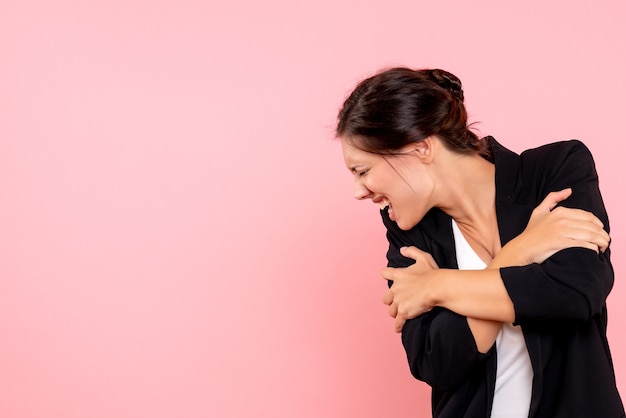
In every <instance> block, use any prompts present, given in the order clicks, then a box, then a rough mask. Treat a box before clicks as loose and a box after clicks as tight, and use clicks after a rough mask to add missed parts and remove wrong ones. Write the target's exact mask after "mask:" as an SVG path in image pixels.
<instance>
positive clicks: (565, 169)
mask: <svg viewBox="0 0 626 418" xmlns="http://www.w3.org/2000/svg"><path fill="white" fill-rule="evenodd" d="M488 141H489V147H490V151H491V156H492V158H493V162H494V163H495V166H496V212H497V218H498V226H499V230H500V240H501V243H502V245H505V244H506V243H507V242H508V241H510V240H511V239H512V238H514V237H515V236H517V235H519V234H520V233H521V232H522V231H523V230H524V228H525V227H526V225H527V223H528V220H529V218H530V215H531V212H532V210H533V209H534V208H535V207H536V206H537V205H538V204H539V203H540V202H541V201H542V200H543V199H544V197H545V196H546V195H547V194H548V193H549V192H552V191H558V190H562V189H564V188H567V187H571V188H572V189H573V193H572V195H571V196H570V197H569V198H568V199H567V200H565V201H564V202H562V204H563V206H567V207H574V208H581V209H585V210H587V211H590V212H593V213H594V214H595V215H596V216H597V217H598V218H600V220H601V221H602V222H603V223H604V225H605V228H606V229H607V231H608V230H609V221H608V218H607V214H606V210H605V208H604V204H603V202H602V197H601V195H600V191H599V188H598V177H597V174H596V170H595V165H594V162H593V158H592V156H591V154H590V152H589V150H588V149H587V148H586V147H585V146H584V145H583V144H582V143H581V142H580V141H566V142H559V143H555V144H550V145H545V146H542V147H539V148H536V149H532V150H528V151H525V152H523V153H522V154H521V155H517V154H515V153H513V152H511V151H509V150H507V149H506V148H504V147H502V146H501V145H500V144H498V143H497V142H496V141H495V140H494V139H493V138H488ZM382 215H383V222H384V223H385V226H386V227H387V239H388V241H389V251H388V253H387V259H388V265H389V266H390V267H405V266H408V265H410V264H412V263H413V260H410V259H407V258H404V257H403V256H402V255H400V252H399V249H400V247H402V246H408V245H414V246H416V247H418V248H420V249H422V250H424V251H427V252H429V253H430V254H432V256H433V258H434V259H435V261H436V262H437V264H438V265H439V267H441V268H453V269H456V268H458V266H457V262H456V254H455V247H454V238H453V235H452V226H451V219H450V217H449V216H448V215H446V214H445V213H443V212H442V211H441V210H439V209H433V210H431V211H430V212H428V213H427V214H426V216H425V217H424V218H423V219H422V221H420V223H419V224H418V225H417V226H415V227H414V228H413V229H412V230H410V231H402V230H400V229H399V228H398V226H397V225H396V224H395V223H394V222H392V221H391V220H390V219H389V217H388V215H387V212H386V211H383V212H382ZM500 274H501V276H502V280H503V282H504V285H505V287H506V289H507V291H508V293H509V296H510V297H511V300H512V301H513V305H514V307H515V315H516V322H515V323H516V324H517V325H521V327H522V330H523V333H524V337H525V340H526V345H527V347H528V351H529V354H530V359H531V363H532V367H533V371H534V379H533V387H532V399H531V405H530V416H531V417H535V418H575V417H580V418H586V417H589V418H618V417H623V416H624V408H623V406H622V402H621V400H620V396H619V394H618V392H617V388H616V384H615V375H614V371H613V364H612V361H611V354H610V352H609V346H608V343H607V338H606V326H607V311H606V304H605V301H606V297H607V295H608V294H609V292H610V290H611V288H612V286H613V268H612V266H611V262H610V251H609V250H607V251H606V252H605V253H604V254H599V255H598V254H596V253H595V252H593V251H591V250H588V249H583V248H571V249H566V250H563V251H560V252H558V253H556V254H554V255H553V256H552V257H550V258H549V259H547V260H546V261H545V262H544V263H542V264H531V265H528V266H523V267H507V268H503V269H501V270H500ZM402 343H403V345H404V348H405V350H406V353H407V358H408V361H409V366H410V369H411V372H412V373H413V375H414V376H415V377H416V378H417V379H419V380H423V381H424V382H426V383H428V384H429V385H430V386H431V387H432V410H433V416H434V417H437V418H439V417H440V418H448V417H449V418H461V417H469V418H479V417H480V418H484V417H489V416H490V414H491V404H492V401H493V392H494V387H495V376H496V352H495V348H492V349H491V350H490V351H489V352H488V353H486V354H481V353H480V352H479V351H478V350H477V348H476V344H475V342H474V338H473V336H472V333H471V332H470V329H469V327H468V324H467V320H466V318H465V317H463V316H460V315H457V314H456V313H454V312H451V311H449V310H446V309H443V308H435V309H433V310H432V311H431V312H428V313H426V314H424V315H422V316H420V317H418V318H416V319H412V320H409V321H407V323H406V324H405V325H404V329H403V331H402Z"/></svg>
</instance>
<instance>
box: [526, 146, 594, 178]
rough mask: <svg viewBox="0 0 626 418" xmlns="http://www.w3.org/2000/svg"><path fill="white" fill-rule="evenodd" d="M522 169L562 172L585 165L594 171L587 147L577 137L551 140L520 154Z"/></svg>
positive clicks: (546, 172) (581, 167) (527, 172)
mask: <svg viewBox="0 0 626 418" xmlns="http://www.w3.org/2000/svg"><path fill="white" fill-rule="evenodd" d="M520 158H521V162H522V170H523V171H524V172H526V174H529V173H532V172H542V173H544V174H548V173H563V172H566V173H567V172H570V171H571V170H574V169H576V170H580V169H583V168H584V167H587V168H589V169H591V170H594V171H595V162H594V160H593V156H592V155H591V151H590V150H589V148H588V147H587V146H586V145H585V144H584V143H583V142H582V141H580V140H578V139H570V140H567V141H559V142H553V143H550V144H546V145H542V146H540V147H537V148H532V149H529V150H526V151H524V152H522V153H521V154H520Z"/></svg>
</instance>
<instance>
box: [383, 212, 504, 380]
mask: <svg viewBox="0 0 626 418" xmlns="http://www.w3.org/2000/svg"><path fill="white" fill-rule="evenodd" d="M382 215H383V222H384V223H385V226H386V227H387V240H388V241H389V250H388V251H387V261H388V264H387V265H388V266H389V267H407V266H409V265H411V264H413V263H414V261H413V260H411V259H408V258H405V257H404V256H402V255H401V254H400V248H401V247H402V246H409V245H414V246H416V247H418V248H420V249H422V250H424V251H429V248H428V246H427V245H426V241H427V240H426V239H425V238H424V236H423V235H422V234H420V233H419V230H416V229H414V230H412V231H410V232H409V233H407V232H406V231H401V230H400V229H399V228H398V227H397V225H396V224H395V223H393V222H392V221H391V220H389V218H388V216H387V215H386V212H383V214H382ZM433 257H434V258H435V261H437V262H438V263H440V262H441V260H437V258H438V257H437V254H433ZM391 285H392V283H391V282H390V286H391ZM402 344H403V346H404V350H405V352H406V355H407V360H408V363H409V368H410V370H411V374H412V375H413V376H414V377H415V378H416V379H418V380H421V381H424V382H426V383H428V384H429V385H430V386H431V387H433V388H435V389H438V390H449V389H451V388H453V387H455V386H456V385H457V384H459V383H460V382H461V381H462V380H464V379H465V378H466V377H467V375H468V373H469V372H471V371H472V370H473V369H474V368H476V367H478V366H479V365H480V364H482V363H483V361H484V360H485V359H486V358H488V357H489V356H490V355H491V354H492V352H493V350H494V348H492V349H491V351H489V352H488V353H485V354H483V353H481V352H479V351H478V348H477V346H476V342H475V340H474V336H473V335H472V332H471V330H470V328H469V325H468V323H467V318H466V317H464V316H460V315H458V314H456V313H454V312H452V311H449V310H447V309H444V308H439V307H437V308H435V309H433V310H432V311H430V312H427V313H425V314H424V315H421V316H419V317H417V318H415V319H410V320H408V321H407V322H406V323H405V324H404V327H403V329H402Z"/></svg>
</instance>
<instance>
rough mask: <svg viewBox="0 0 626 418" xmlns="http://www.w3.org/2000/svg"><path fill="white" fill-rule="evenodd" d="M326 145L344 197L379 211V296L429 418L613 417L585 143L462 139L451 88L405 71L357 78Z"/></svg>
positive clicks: (465, 134) (445, 80)
mask: <svg viewBox="0 0 626 418" xmlns="http://www.w3.org/2000/svg"><path fill="white" fill-rule="evenodd" d="M337 136H338V137H339V138H340V139H341V143H342V149H343V153H344V159H345V162H346V165H347V167H348V168H349V169H350V171H351V172H352V173H353V174H354V176H355V191H354V193H355V197H356V198H357V199H370V200H372V201H373V202H374V203H376V204H380V205H381V214H382V217H383V222H384V224H385V226H386V227H387V239H388V241H389V250H388V253H387V258H388V268H386V269H384V270H383V273H382V275H383V277H384V278H385V279H388V280H389V281H390V284H391V283H392V285H391V286H390V288H389V291H388V292H387V293H386V294H385V296H384V299H383V301H384V303H386V304H387V305H389V313H390V315H391V316H392V317H394V318H395V327H396V330H397V331H402V342H403V345H404V348H405V350H406V353H407V357H408V361H409V366H410V369H411V372H412V373H413V375H414V376H415V377H416V378H417V379H420V380H423V381H425V382H426V383H428V384H429V385H430V386H431V387H432V410H433V416H434V417H451V418H460V417H537V418H543V417H545V418H559V417H563V418H572V417H589V418H591V417H593V418H597V417H603V418H613V417H615V418H618V417H624V408H623V406H622V402H621V399H620V396H619V394H618V391H617V389H616V384H615V376H614V371H613V365H612V361H611V355H610V351H609V346H608V342H607V338H606V325H607V311H606V304H605V301H606V297H607V295H608V294H609V292H610V290H611V288H612V285H613V269H612V267H611V263H610V258H609V255H610V251H609V249H608V244H609V237H608V233H607V232H608V230H609V222H608V218H607V215H606V211H605V208H604V204H603V202H602V198H601V195H600V191H599V189H598V179H597V175H596V171H595V166H594V162H593V159H592V157H591V154H590V153H589V151H588V149H587V148H586V147H585V146H584V145H583V144H582V143H581V142H579V141H566V142H560V143H555V144H550V145H546V146H543V147H540V148H536V149H532V150H528V151H525V152H524V153H522V154H521V155H517V154H515V153H513V152H511V151H509V150H507V149H506V148H504V147H503V146H502V145H500V144H499V143H498V142H496V140H495V139H493V138H491V137H487V138H484V139H480V138H478V137H477V136H476V135H475V134H474V133H473V132H472V131H471V130H470V129H469V128H468V125H467V113H466V111H465V107H464V104H463V91H462V88H461V82H460V81H459V80H458V78H456V77H455V76H454V75H452V74H450V73H448V72H446V71H443V70H437V69H435V70H417V71H416V70H411V69H408V68H394V69H390V70H387V71H384V72H382V73H379V74H377V75H375V76H373V77H370V78H368V79H366V80H364V81H362V82H361V83H360V84H359V85H358V86H357V87H356V89H355V90H354V91H353V92H352V94H351V95H350V96H349V97H348V99H347V100H346V101H345V103H344V105H343V108H342V109H341V111H340V113H339V121H338V126H337ZM604 229H606V231H605V230H604Z"/></svg>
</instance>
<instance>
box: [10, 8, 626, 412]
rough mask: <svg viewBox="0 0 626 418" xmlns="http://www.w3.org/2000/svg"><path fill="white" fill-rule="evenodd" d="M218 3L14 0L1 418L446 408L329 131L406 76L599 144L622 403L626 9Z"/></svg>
mask: <svg viewBox="0 0 626 418" xmlns="http://www.w3.org/2000/svg"><path fill="white" fill-rule="evenodd" d="M219 3H229V5H220V4H218V2H217V1H200V0H196V1H194V0H176V1H174V0H156V1H141V0H124V1H121V0H114V1H105V0H98V1H83V0H69V1H68V0H42V1H31V0H2V1H1V2H0V196H1V198H0V199H1V200H0V416H2V417H9V418H27V417H28V418H30V417H32V418H35V417H37V418H41V417H68V418H70V417H72V418H73V417H76V418H78V417H80V418H84V417H90V418H98V417H119V418H126V417H128V418H131V417H150V418H161V417H189V418H194V417H304V418H308V417H382V416H392V417H395V418H400V417H416V416H417V417H426V416H428V415H429V391H428V388H427V387H426V386H425V385H424V384H423V383H421V382H417V381H415V380H413V379H412V378H411V376H410V374H409V372H408V368H407V366H406V364H405V359H404V353H403V351H402V349H401V346H400V342H399V338H398V335H397V334H395V333H394V332H393V331H392V322H391V320H390V318H389V317H388V316H387V314H386V308H385V306H384V305H383V304H382V303H381V297H382V293H383V291H384V289H385V283H384V282H383V281H382V279H380V276H379V270H380V268H381V267H383V266H384V263H385V259H384V254H385V238H384V235H383V229H382V226H381V224H380V222H379V216H378V211H377V208H376V207H375V206H373V205H366V204H363V203H360V202H357V201H354V200H353V199H352V197H351V196H352V179H351V176H350V175H349V173H348V172H347V171H346V169H345V168H344V167H343V162H342V159H341V155H340V147H339V145H338V144H337V143H336V142H335V141H334V140H333V125H334V122H335V115H336V111H337V109H338V108H339V106H340V104H341V102H342V101H343V98H344V96H345V94H347V92H348V91H349V90H350V89H351V88H352V87H353V86H354V84H355V83H356V82H357V81H358V80H359V79H361V78H362V77H364V76H366V75H369V74H370V73H372V72H373V71H375V70H377V69H379V68H380V67H383V66H389V65H394V64H404V65H409V66H414V67H429V66H436V67H441V68H445V69H448V70H450V71H452V72H454V73H456V74H457V75H458V76H459V77H460V78H461V79H462V80H463V82H464V85H465V93H466V97H467V106H468V108H469V111H470V113H471V119H472V120H473V121H479V122H480V124H479V125H478V127H479V129H480V131H481V133H483V134H493V135H494V136H496V138H498V139H499V141H500V142H502V143H504V144H506V145H507V146H509V148H511V149H513V150H515V151H521V150H523V149H525V148H528V147H532V146H535V145H539V144H542V143H545V142H551V141H555V140H560V139H569V138H580V139H582V140H584V141H585V142H586V143H587V144H588V146H589V147H590V148H591V150H592V151H593V153H594V155H595V157H596V162H597V164H598V171H599V174H600V181H601V187H602V190H603V193H604V197H605V202H606V205H607V208H608V210H609V214H610V215H611V221H612V225H611V226H612V238H613V241H614V243H613V245H612V249H613V260H614V265H615V271H616V276H617V280H616V285H615V288H614V291H613V293H612V294H611V296H610V298H609V302H608V303H609V314H610V319H609V338H610V342H611V344H612V350H613V355H614V361H615V366H616V372H617V377H618V384H619V386H620V388H621V392H622V394H626V336H625V335H624V333H623V329H624V328H623V322H622V321H623V320H622V318H624V317H625V316H626V261H624V260H626V245H625V244H624V243H625V241H626V236H625V232H626V225H625V223H626V215H625V213H626V202H625V201H624V199H623V190H624V186H623V182H624V140H625V139H626V123H625V116H624V113H625V110H626V106H625V105H624V103H625V101H624V100H625V97H626V83H625V77H624V74H626V54H625V53H624V41H625V39H626V26H625V25H624V24H623V17H624V14H625V12H626V8H625V6H624V2H623V1H619V0H614V1H601V0H600V1H598V0H595V1H576V0H559V1H552V2H545V1H539V0H532V1H526V2H523V3H521V4H515V5H513V4H512V3H510V2H502V1H499V0H493V1H475V2H465V1H457V2H451V1H439V2H434V1H394V0H391V1H385V2H380V1H362V0H348V1H343V2H337V1H335V0H320V1H317V2H297V1H289V0H269V1H252V0H249V1H245V2H236V1H233V2H219Z"/></svg>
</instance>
